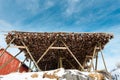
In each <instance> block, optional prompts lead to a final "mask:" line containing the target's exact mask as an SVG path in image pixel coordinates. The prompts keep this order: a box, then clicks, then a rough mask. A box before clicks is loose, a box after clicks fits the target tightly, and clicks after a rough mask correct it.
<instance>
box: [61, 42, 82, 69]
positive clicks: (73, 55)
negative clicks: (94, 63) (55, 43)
mask: <svg viewBox="0 0 120 80" xmlns="http://www.w3.org/2000/svg"><path fill="white" fill-rule="evenodd" d="M62 43H63V44H64V45H65V47H66V48H67V50H68V51H69V53H70V54H71V55H72V57H73V58H74V59H75V61H76V62H77V63H78V65H79V66H80V67H81V69H82V70H83V71H84V68H83V66H82V65H81V63H80V62H79V61H78V59H77V58H76V57H75V55H74V54H73V53H72V51H71V50H70V49H69V48H68V46H67V45H66V44H65V43H64V42H63V41H62Z"/></svg>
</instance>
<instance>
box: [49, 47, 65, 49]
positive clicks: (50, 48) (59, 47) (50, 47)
mask: <svg viewBox="0 0 120 80" xmlns="http://www.w3.org/2000/svg"><path fill="white" fill-rule="evenodd" d="M50 49H67V48H66V47H50Z"/></svg>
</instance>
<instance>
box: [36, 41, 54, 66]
mask: <svg viewBox="0 0 120 80" xmlns="http://www.w3.org/2000/svg"><path fill="white" fill-rule="evenodd" d="M55 42H56V40H55V41H54V42H53V43H52V44H51V45H50V46H49V47H48V48H47V50H46V51H45V52H44V53H43V55H42V56H41V57H40V58H39V59H38V61H37V64H38V63H39V62H40V60H41V59H42V58H43V57H44V56H45V55H46V54H47V52H48V51H49V50H50V48H51V47H52V46H53V45H54V43H55Z"/></svg>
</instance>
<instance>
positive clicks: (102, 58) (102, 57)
mask: <svg viewBox="0 0 120 80" xmlns="http://www.w3.org/2000/svg"><path fill="white" fill-rule="evenodd" d="M100 53H101V56H102V59H103V64H104V67H105V70H106V71H107V72H108V70H107V66H106V63H105V59H104V56H103V53H102V48H101V46H100Z"/></svg>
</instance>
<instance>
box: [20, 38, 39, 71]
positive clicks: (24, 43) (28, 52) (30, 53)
mask: <svg viewBox="0 0 120 80" xmlns="http://www.w3.org/2000/svg"><path fill="white" fill-rule="evenodd" d="M21 42H22V44H23V45H24V46H25V47H26V50H27V52H28V54H29V56H30V58H31V59H32V61H33V62H34V64H35V66H36V67H37V69H38V70H39V71H41V69H40V68H39V66H38V65H37V63H36V61H35V59H34V58H33V56H32V55H31V53H30V51H29V49H28V47H27V46H26V45H25V43H24V42H23V41H22V40H21Z"/></svg>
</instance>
